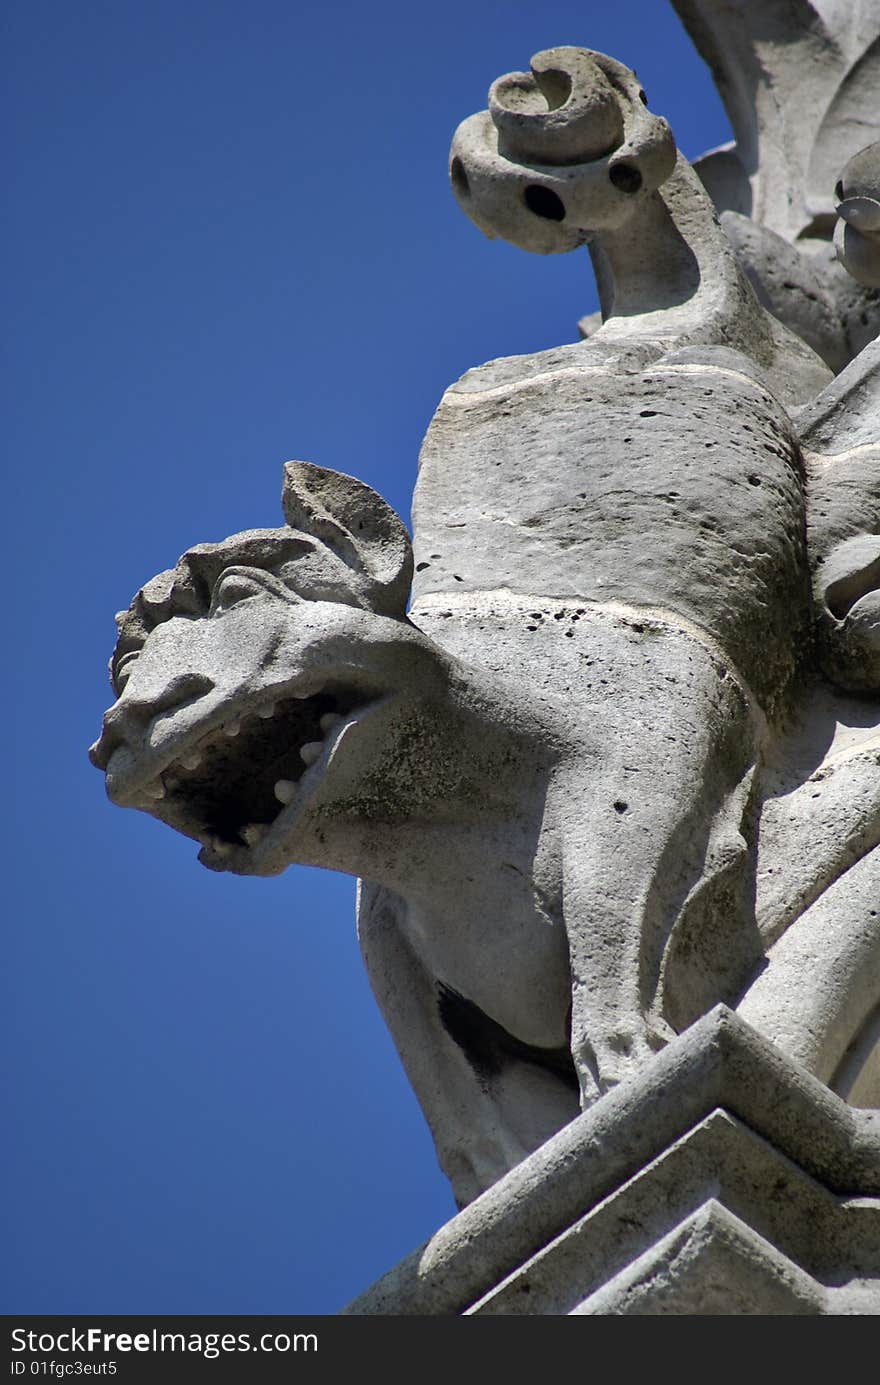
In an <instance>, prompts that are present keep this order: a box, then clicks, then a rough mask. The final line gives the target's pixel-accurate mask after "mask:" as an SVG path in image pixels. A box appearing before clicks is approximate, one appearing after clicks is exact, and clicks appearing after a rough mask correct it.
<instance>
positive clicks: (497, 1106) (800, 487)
mask: <svg viewBox="0 0 880 1385" xmlns="http://www.w3.org/2000/svg"><path fill="white" fill-rule="evenodd" d="M680 8H681V9H682V11H683V12H686V11H688V9H689V8H693V9H699V11H700V14H701V15H703V17H704V18H705V16H706V15H707V14H709V13H710V12H711V13H713V14H716V16H718V15H720V16H721V17H722V18H723V14H724V13H726V11H727V10H728V9H730V7H729V6H728V7H725V6H723V5H719V6H715V7H714V8H713V7H712V6H700V7H696V6H691V7H689V6H687V5H684V4H682V5H681V6H680ZM771 8H772V7H771ZM719 23H720V20H719ZM811 32H812V31H811ZM717 38H718V35H717V33H716V34H715V40H714V41H717ZM743 41H745V40H743ZM840 86H841V83H840V81H838V85H837V88H835V90H839V89H840ZM829 100H830V98H829ZM838 133H839V132H838ZM842 143H845V141H842V138H841V139H837V142H836V144H835V145H834V148H835V151H836V152H837V153H839V154H840V155H841V157H840V161H839V164H838V166H837V168H836V169H835V171H834V175H833V177H832V185H831V187H829V188H828V189H827V203H828V205H827V216H826V220H825V223H823V225H824V228H825V229H824V233H823V234H824V235H825V239H824V241H822V244H823V245H825V246H827V245H830V243H831V236H832V234H833V232H834V224H835V208H837V209H839V213H840V218H841V225H842V226H843V228H844V229H843V231H842V232H838V237H837V238H838V243H839V246H840V247H841V248H840V250H839V253H840V260H839V261H835V265H836V269H835V274H837V273H838V271H839V274H840V275H841V276H843V275H844V274H846V273H847V272H849V277H848V278H847V283H848V284H849V285H851V287H850V288H848V289H847V293H848V294H849V298H848V299H847V302H848V303H850V305H851V304H852V303H855V302H861V303H863V305H864V306H865V311H866V312H867V309H868V307H870V305H871V303H872V302H873V301H874V299H873V298H872V295H874V297H876V290H875V288H874V287H873V286H874V285H876V284H877V282H878V255H880V159H878V151H877V148H876V147H875V148H874V149H868V148H866V149H865V150H864V152H861V151H860V149H858V148H856V149H845V148H842ZM808 154H809V151H807V154H805V155H804V158H803V159H802V163H806V164H809V158H808ZM732 161H733V162H732ZM717 162H718V161H717V160H716V163H717ZM727 164H728V168H727V172H728V174H730V171H731V168H733V167H735V158H734V155H733V154H732V153H730V151H728V154H727ZM450 174H451V180H452V185H453V189H454V192H455V195H456V197H457V199H458V202H459V204H460V206H461V207H462V208H463V210H464V211H465V212H466V213H467V214H468V215H469V216H470V217H471V218H472V219H473V221H474V222H475V223H476V224H477V226H479V227H480V228H481V229H482V230H483V231H484V232H486V233H487V234H488V235H490V236H501V237H504V238H505V239H507V240H510V241H513V242H514V243H515V244H517V245H519V246H521V247H523V248H524V249H526V250H532V251H537V252H539V253H553V252H556V251H567V250H573V249H575V248H577V247H579V246H582V245H586V246H588V247H589V250H590V253H591V256H592V258H593V262H594V265H595V267H596V271H597V277H598V281H599V285H600V290H601V301H602V321H601V325H598V326H597V325H596V324H589V325H588V327H587V329H586V330H587V332H588V335H586V337H585V339H583V340H581V341H579V342H576V343H574V344H571V345H565V346H560V347H559V348H557V349H554V350H549V351H542V352H539V353H537V354H534V355H529V356H519V357H512V358H508V359H502V360H497V361H493V362H490V363H489V364H487V365H483V366H480V367H478V368H477V369H475V370H472V371H470V372H468V373H467V374H466V375H465V376H464V377H463V378H462V379H461V380H459V381H458V382H457V383H456V384H454V385H453V386H452V387H451V388H450V389H449V390H448V391H447V393H446V395H445V396H444V398H443V400H442V401H441V403H440V406H439V408H438V410H437V412H436V414H435V416H434V419H433V421H432V423H431V425H430V428H429V430H428V434H427V437H426V440H425V444H424V448H423V452H422V456H421V463H420V473H419V479H418V485H417V488H416V492H415V499H414V507H413V528H414V535H415V538H414V544H413V548H411V546H410V542H409V538H408V535H407V533H406V530H405V528H404V526H403V524H402V522H401V521H400V520H399V519H398V518H397V516H396V515H395V514H394V513H393V512H392V511H391V510H390V509H389V507H388V506H387V505H386V504H385V502H384V501H383V500H382V499H381V498H380V497H379V496H378V495H376V494H375V493H374V492H373V491H372V490H370V489H369V487H367V486H366V485H364V484H363V483H362V482H360V481H358V480H355V479H354V478H352V477H350V476H345V475H342V474H339V473H336V472H331V471H328V470H326V469H324V468H321V467H319V466H313V465H310V464H308V463H305V462H290V463H288V464H287V466H286V467H285V469H284V486H283V495H282V504H283V510H284V518H285V524H284V526H283V527H280V528H277V529H257V530H249V531H246V532H244V533H241V534H237V535H235V536H233V537H232V538H229V539H226V540H224V541H223V542H221V543H205V544H200V545H198V546H197V547H195V548H192V549H190V550H189V552H187V553H186V554H185V555H184V556H183V557H182V558H181V560H180V561H179V563H178V564H177V566H176V568H174V569H173V570H171V571H169V572H163V573H161V574H160V575H159V576H158V577H155V578H153V580H152V581H151V582H148V583H147V585H146V586H145V587H144V588H143V589H142V590H141V591H140V592H139V593H138V595H137V596H136V597H135V599H134V601H133V603H132V605H131V606H130V608H129V609H128V611H126V612H125V613H124V614H123V615H121V616H120V617H119V618H118V621H119V640H118V644H117V647H116V651H115V653H114V656H113V660H112V664H111V677H112V682H113V687H114V692H115V693H116V696H117V701H116V702H115V703H114V705H113V707H111V709H110V710H109V712H108V713H107V714H106V716H105V719H104V729H103V732H102V735H101V738H100V740H99V741H98V742H97V744H96V746H95V747H93V749H92V752H91V753H92V759H93V762H94V763H95V764H96V765H97V766H98V767H99V768H100V769H102V770H103V771H105V773H106V777H107V790H108V793H109V796H110V798H111V800H112V801H113V802H114V803H116V804H119V805H120V806H123V807H130V808H138V809H140V810H142V811H144V812H147V813H150V814H151V815H152V816H154V817H157V818H159V819H160V820H161V821H163V822H166V823H168V824H169V826H171V827H173V828H175V829H176V830H177V831H179V832H182V833H184V834H185V835H186V836H189V837H191V838H193V839H194V840H196V841H198V842H199V843H200V844H201V846H200V852H199V859H200V861H201V862H202V863H203V864H204V865H205V866H207V867H209V868H210V869H212V870H217V871H231V872H233V873H236V874H244V875H273V874H277V873H279V872H281V871H282V870H284V868H285V867H286V866H287V865H289V864H290V863H291V862H299V863H304V864H309V865H318V866H326V867H330V868H333V869H336V870H341V871H345V872H348V873H351V874H354V875H357V876H359V877H360V878H361V887H360V894H359V915H358V917H359V932H360V937H361V942H362V947H363V954H364V958H365V961H366V965H367V968H368V972H369V975H370V980H371V982H372V985H373V988H374V990H375V993H376V995H377V998H378V1000H379V1003H380V1005H381V1007H382V1009H383V1011H384V1014H385V1017H386V1020H387V1023H388V1025H389V1027H390V1029H391V1031H392V1034H393V1037H394V1040H395V1042H396V1044H397V1047H398V1049H399V1052H400V1055H401V1058H402V1060H403V1063H404V1066H405V1068H406V1071H407V1073H408V1076H409V1078H410V1080H411V1082H412V1084H413V1087H414V1089H415V1091H416V1093H417V1095H418V1098H419V1101H420V1102H421V1105H422V1107H423V1109H424V1112H425V1115H426V1117H427V1120H428V1123H429V1125H430V1127H431V1130H432V1133H433V1136H434V1139H435V1142H436V1146H437V1150H438V1155H439V1159H440V1162H441V1165H442V1167H443V1168H444V1170H445V1171H446V1173H447V1174H448V1176H449V1178H450V1179H451V1181H452V1184H453V1187H454V1190H455V1194H456V1197H457V1199H458V1201H459V1203H460V1204H462V1205H463V1204H465V1203H467V1202H469V1201H470V1200H471V1199H473V1198H474V1197H475V1196H477V1195H478V1194H479V1193H481V1192H482V1191H483V1190H485V1189H486V1188H488V1187H489V1186H490V1185H491V1184H492V1183H493V1182H495V1181H496V1180H497V1179H498V1178H499V1177H500V1176H501V1175H503V1174H504V1173H505V1172H507V1171H508V1170H509V1169H511V1168H512V1167H513V1166H514V1165H515V1164H517V1163H518V1162H519V1161H521V1160H522V1159H523V1158H524V1157H525V1156H526V1155H527V1154H528V1153H529V1152H530V1151H532V1150H534V1149H536V1148H537V1147H538V1146H539V1145H541V1144H542V1143H543V1142H545V1141H546V1140H547V1139H549V1138H550V1137H551V1136H552V1135H553V1134H554V1133H555V1132H556V1131H558V1130H559V1129H560V1128H561V1126H563V1125H564V1124H566V1123H567V1122H568V1121H570V1120H571V1119H572V1118H573V1117H574V1116H575V1115H576V1114H577V1113H578V1110H579V1109H581V1108H584V1107H586V1106H589V1105H591V1104H592V1103H595V1102H597V1101H599V1100H601V1099H602V1097H603V1094H604V1093H606V1092H607V1091H608V1090H609V1089H610V1088H611V1087H613V1086H615V1085H616V1084H618V1083H620V1082H623V1081H626V1080H627V1078H628V1077H630V1076H631V1075H633V1074H636V1073H639V1072H640V1071H641V1070H642V1069H643V1068H644V1067H645V1065H647V1064H650V1063H651V1062H652V1061H653V1060H654V1055H655V1054H656V1053H657V1051H658V1050H659V1049H661V1048H662V1047H663V1046H664V1045H665V1044H666V1043H667V1042H668V1041H669V1040H670V1038H671V1037H672V1036H674V1035H675V1034H677V1033H680V1032H681V1031H683V1030H684V1029H686V1028H687V1027H688V1026H689V1025H691V1024H692V1023H693V1022H694V1021H695V1020H697V1019H698V1018H699V1017H700V1016H702V1015H703V1014H705V1013H706V1011H707V1010H708V1009H709V1008H710V1007H712V1006H713V1005H715V1004H716V1003H718V1002H719V1001H723V1002H725V1003H726V1004H728V1005H730V1006H733V1007H736V1008H738V1009H739V1010H740V1012H741V1013H742V1014H743V1016H744V1017H745V1018H747V1019H748V1020H749V1022H750V1023H751V1024H753V1025H754V1026H755V1027H757V1028H758V1029H760V1030H762V1031H763V1032H764V1033H765V1034H766V1035H767V1036H768V1037H769V1038H770V1039H771V1040H773V1041H774V1042H776V1043H778V1044H779V1045H780V1046H781V1047H782V1048H784V1049H785V1050H786V1051H787V1052H788V1053H789V1054H790V1055H792V1056H793V1057H795V1058H796V1059H797V1060H798V1061H799V1062H801V1063H802V1064H803V1065H804V1066H805V1067H806V1068H808V1069H809V1070H810V1071H811V1072H813V1073H814V1074H816V1075H818V1076H819V1077H820V1078H821V1079H822V1080H823V1081H825V1082H826V1083H828V1084H829V1085H830V1086H831V1087H832V1088H833V1089H834V1090H835V1091H837V1092H838V1093H839V1094H841V1095H842V1096H844V1097H845V1098H846V1099H849V1100H850V1101H852V1102H854V1103H856V1104H861V1105H869V1104H872V1103H873V1104H877V1103H878V1101H880V1059H878V1049H877V1036H878V1016H880V869H878V857H880V852H878V841H880V448H878V442H877V438H878V432H880V403H878V393H880V391H878V380H880V372H878V353H877V348H876V347H875V346H874V345H872V344H871V343H868V342H866V343H862V344H861V345H860V346H859V347H858V349H857V350H856V349H854V346H853V342H852V340H851V337H848V336H847V327H846V321H845V314H844V313H843V312H842V311H841V310H839V305H838V308H837V309H834V312H837V317H836V318H834V317H833V312H832V307H833V305H832V304H831V300H830V298H829V302H828V305H826V306H828V321H827V323H826V327H827V332H826V333H825V338H823V340H825V346H826V349H825V351H824V353H820V352H818V351H817V349H816V341H815V340H811V335H810V331H801V332H799V331H798V324H799V318H798V313H797V312H795V311H794V310H792V311H789V312H787V313H786V312H782V311H776V306H777V305H776V300H775V299H774V293H775V294H776V297H777V298H779V297H780V295H781V296H782V297H784V293H783V290H782V289H781V287H780V284H779V282H778V281H777V280H775V279H773V276H772V274H770V271H769V270H768V268H767V266H768V264H770V265H771V268H772V264H774V263H775V261H773V258H772V253H771V252H773V253H775V250H778V247H776V241H777V240H778V241H779V244H780V245H782V246H784V247H786V250H785V253H786V254H787V255H789V257H801V258H803V260H804V265H803V266H802V274H803V275H806V276H808V272H809V271H810V264H809V262H808V259H807V257H806V254H805V251H804V249H803V247H802V246H800V245H795V244H794V242H793V241H792V240H785V239H784V236H785V235H786V234H788V233H789V232H790V229H791V228H788V227H785V226H782V227H781V229H779V228H775V227H774V226H773V225H765V224H764V223H763V222H758V221H754V220H750V219H749V214H748V208H747V209H746V210H740V211H739V212H736V213H735V215H736V217H737V218H738V221H737V223H736V227H737V229H736V233H735V234H732V235H731V234H728V232H727V231H726V229H724V228H723V227H722V226H721V225H720V224H719V220H718V216H717V214H716V209H715V206H714V205H713V203H712V201H711V199H710V196H709V193H708V192H707V190H706V187H705V186H704V183H703V182H702V181H701V179H700V177H698V176H697V173H696V172H695V171H694V169H693V168H692V167H691V166H690V165H689V164H688V162H687V161H686V160H685V159H684V158H683V157H682V156H681V154H680V153H678V152H677V150H676V146H675V143H674V140H673V136H672V134H671V132H670V130H669V127H668V125H667V124H666V122H665V121H664V120H662V119H661V118H660V117H658V116H655V115H653V114H652V113H651V112H650V110H649V108H648V104H647V97H646V95H645V92H644V90H643V89H642V88H641V86H640V84H639V81H638V79H637V78H636V76H635V74H634V73H633V72H632V71H630V70H629V69H628V68H627V67H625V66H623V65H622V64H620V63H619V62H616V61H614V60H613V59H611V58H608V57H605V56H603V55H602V54H600V53H595V52H591V51H589V50H586V49H578V48H559V49H551V50H549V51H546V52H542V53H539V54H538V55H537V56H536V57H535V58H533V59H532V63H531V70H530V72H527V73H513V74H510V75H508V76H505V77H502V78H500V79H499V80H498V81H496V82H495V83H494V85H493V86H492V88H491V90H490V93H489V108H488V110H486V111H483V112H481V113H479V114H477V115H474V116H472V117H471V118H470V119H468V120H466V121H465V122H464V123H463V124H462V125H461V126H460V128H459V130H458V131H457V133H456V135H455V138H454V141H453V145H452V153H451V160H450ZM730 181H731V179H730V177H729V178H728V183H730ZM741 182H742V184H743V187H748V186H749V184H748V179H747V178H746V176H745V173H743V176H742V178H741ZM835 183H836V184H837V192H836V197H835V193H834V184H835ZM745 202H746V198H745V194H744V193H743V196H742V197H741V199H740V205H741V206H745ZM786 205H790V199H789V200H788V202H786ZM815 229H816V228H815V226H814V227H813V230H814V231H815ZM796 230H797V228H796ZM772 237H775V238H776V239H775V240H773V239H772ZM814 238H816V239H818V240H821V239H822V237H821V236H818V234H817V236H816V237H814ZM768 245H769V246H770V249H769V250H768V249H767V247H768ZM744 246H745V247H746V249H745V250H744V249H743V247H744ZM749 247H750V248H749ZM756 247H757V248H756ZM762 247H763V249H762ZM774 247H775V249H774ZM747 251H748V253H747ZM779 253H782V252H779ZM817 253H818V252H817ZM831 253H832V252H831V251H829V252H828V254H829V255H830V254H831ZM821 254H822V255H825V251H824V250H822V251H821ZM762 256H763V258H762ZM826 261H828V256H825V258H824V259H822V261H821V263H822V264H825V263H826ZM828 263H830V261H828ZM815 272H818V271H815ZM823 273H824V271H823ZM761 274H764V276H765V280H766V279H768V276H769V279H771V280H772V285H771V287H773V285H775V287H774V288H773V292H770V291H769V289H767V288H766V285H765V288H764V290H762V291H761V292H759V293H756V290H755V287H754V286H753V283H752V280H755V282H756V283H758V287H759V288H760V275H761ZM852 276H854V277H852ZM792 282H794V281H792ZM829 282H830V279H829ZM829 293H830V290H829ZM860 296H861V297H860ZM759 299H760V300H761V301H759ZM790 306H791V305H790V304H789V307H790ZM832 318H833V321H832ZM835 324H836V325H835ZM813 325H815V324H813ZM823 330H824V329H823ZM835 333H836V335H835ZM812 335H813V338H815V336H816V333H815V331H813V334H812ZM832 338H833V341H832ZM829 343H830V344H829ZM829 358H830V359H829ZM835 369H837V370H838V374H837V375H836V376H835V375H834V373H833V371H834V370H835ZM413 574H414V580H413ZM411 581H412V583H413V584H412V593H411V604H410V606H409V609H407V602H408V599H410V585H411Z"/></svg>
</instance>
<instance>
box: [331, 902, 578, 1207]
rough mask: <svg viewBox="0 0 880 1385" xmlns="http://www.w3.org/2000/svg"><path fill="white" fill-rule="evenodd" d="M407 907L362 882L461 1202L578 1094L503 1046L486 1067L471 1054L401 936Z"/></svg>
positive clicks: (417, 1082)
mask: <svg viewBox="0 0 880 1385" xmlns="http://www.w3.org/2000/svg"><path fill="white" fill-rule="evenodd" d="M406 907H407V906H406V904H405V902H404V901H403V900H402V899H401V898H400V897H399V896H397V895H395V894H392V893H391V891H389V890H386V889H384V888H383V887H381V886H378V885H372V884H368V883H366V882H363V883H362V885H361V889H360V896H359V901H358V934H359V937H360V942H361V949H362V951H363V955H364V961H365V963H366V967H367V972H368V975H369V978H370V984H371V985H372V988H373V991H374V993H375V996H376V999H377V1001H378V1003H379V1007H380V1009H381V1010H382V1013H383V1016H384V1019H385V1022H386V1024H387V1025H388V1028H389V1029H390V1031H391V1035H392V1038H393V1039H394V1042H395V1045H396V1047H397V1050H398V1053H399V1054H400V1058H401V1061H402V1063H403V1066H404V1069H405V1071H406V1074H407V1077H408V1079H409V1081H410V1083H411V1085H412V1087H413V1090H414V1091H415V1093H416V1096H417V1098H418V1101H419V1104H420V1105H421V1108H422V1111H423V1112H424V1115H425V1119H426V1120H427V1122H428V1126H429V1128H430V1130H431V1134H432V1136H433V1138H434V1143H435V1146H436V1149H437V1157H438V1159H439V1162H440V1166H441V1168H442V1169H443V1171H444V1173H445V1174H446V1176H447V1177H448V1178H449V1180H450V1182H451V1184H452V1190H453V1193H454V1195H455V1199H456V1201H457V1203H458V1205H459V1207H464V1206H466V1205H467V1203H469V1202H472V1201H473V1199H474V1198H475V1197H478V1196H479V1194H480V1193H482V1192H485V1190H486V1189H487V1188H489V1187H491V1186H492V1184H493V1183H496V1182H497V1181H498V1179H499V1178H502V1177H503V1176H504V1174H506V1173H508V1172H509V1171H510V1170H511V1169H512V1168H514V1167H515V1166H516V1165H517V1164H518V1163H520V1162H521V1161H522V1160H523V1159H524V1158H525V1157H526V1156H527V1155H528V1154H530V1153H531V1152H532V1150H534V1149H536V1148H537V1147H538V1146H539V1145H541V1144H543V1143H544V1141H545V1140H547V1139H549V1138H550V1136H551V1135H553V1134H555V1132H556V1131H557V1130H558V1129H560V1127H561V1126H563V1125H565V1124H566V1123H567V1122H568V1121H569V1120H571V1119H572V1118H573V1117H574V1116H575V1115H577V1111H578V1104H577V1094H576V1090H575V1089H574V1088H573V1087H572V1086H571V1085H570V1084H569V1083H567V1082H566V1081H565V1080H564V1079H560V1077H558V1076H556V1075H555V1074H554V1073H552V1072H549V1071H545V1070H543V1069H542V1068H541V1067H540V1066H539V1065H536V1064H534V1063H532V1062H528V1061H522V1060H520V1059H519V1058H518V1057H517V1056H516V1055H515V1054H514V1055H513V1056H510V1055H503V1061H499V1062H497V1063H496V1064H494V1065H493V1066H492V1070H487V1068H486V1067H484V1066H481V1064H480V1062H479V1057H477V1059H476V1061H475V1057H474V1053H473V1052H471V1053H470V1054H469V1053H468V1044H467V1042H466V1039H465V1038H464V1036H463V1035H462V1034H461V1033H460V1032H459V1031H458V1029H457V1027H456V1024H455V1022H454V1019H453V1018H451V1017H450V1006H449V1002H448V996H449V994H450V993H449V991H448V989H447V988H444V987H443V985H442V982H441V980H440V978H438V977H436V976H432V975H431V974H430V973H429V972H428V971H427V970H426V968H425V967H424V966H423V964H422V963H421V961H420V960H419V958H418V957H417V956H416V955H415V953H414V951H413V949H412V948H411V946H410V945H409V943H408V941H407V938H406V934H405V930H404V926H403V925H404V924H405V916H406ZM453 994H454V993H453ZM444 1001H445V1003H444ZM457 1003H458V1007H459V1014H460V1013H461V1006H462V1005H465V1006H466V1005H467V1002H466V1001H463V1000H462V998H461V997H457ZM471 1008H472V1009H473V1010H474V1011H475V1012H476V1014H477V1015H479V1012H478V1011H476V1007H471ZM444 1018H445V1023H444ZM490 1024H491V1022H490ZM450 1030H451V1031H452V1033H457V1035H458V1037H457V1038H453V1037H452V1034H451V1033H450ZM493 1056H494V1055H493Z"/></svg>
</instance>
